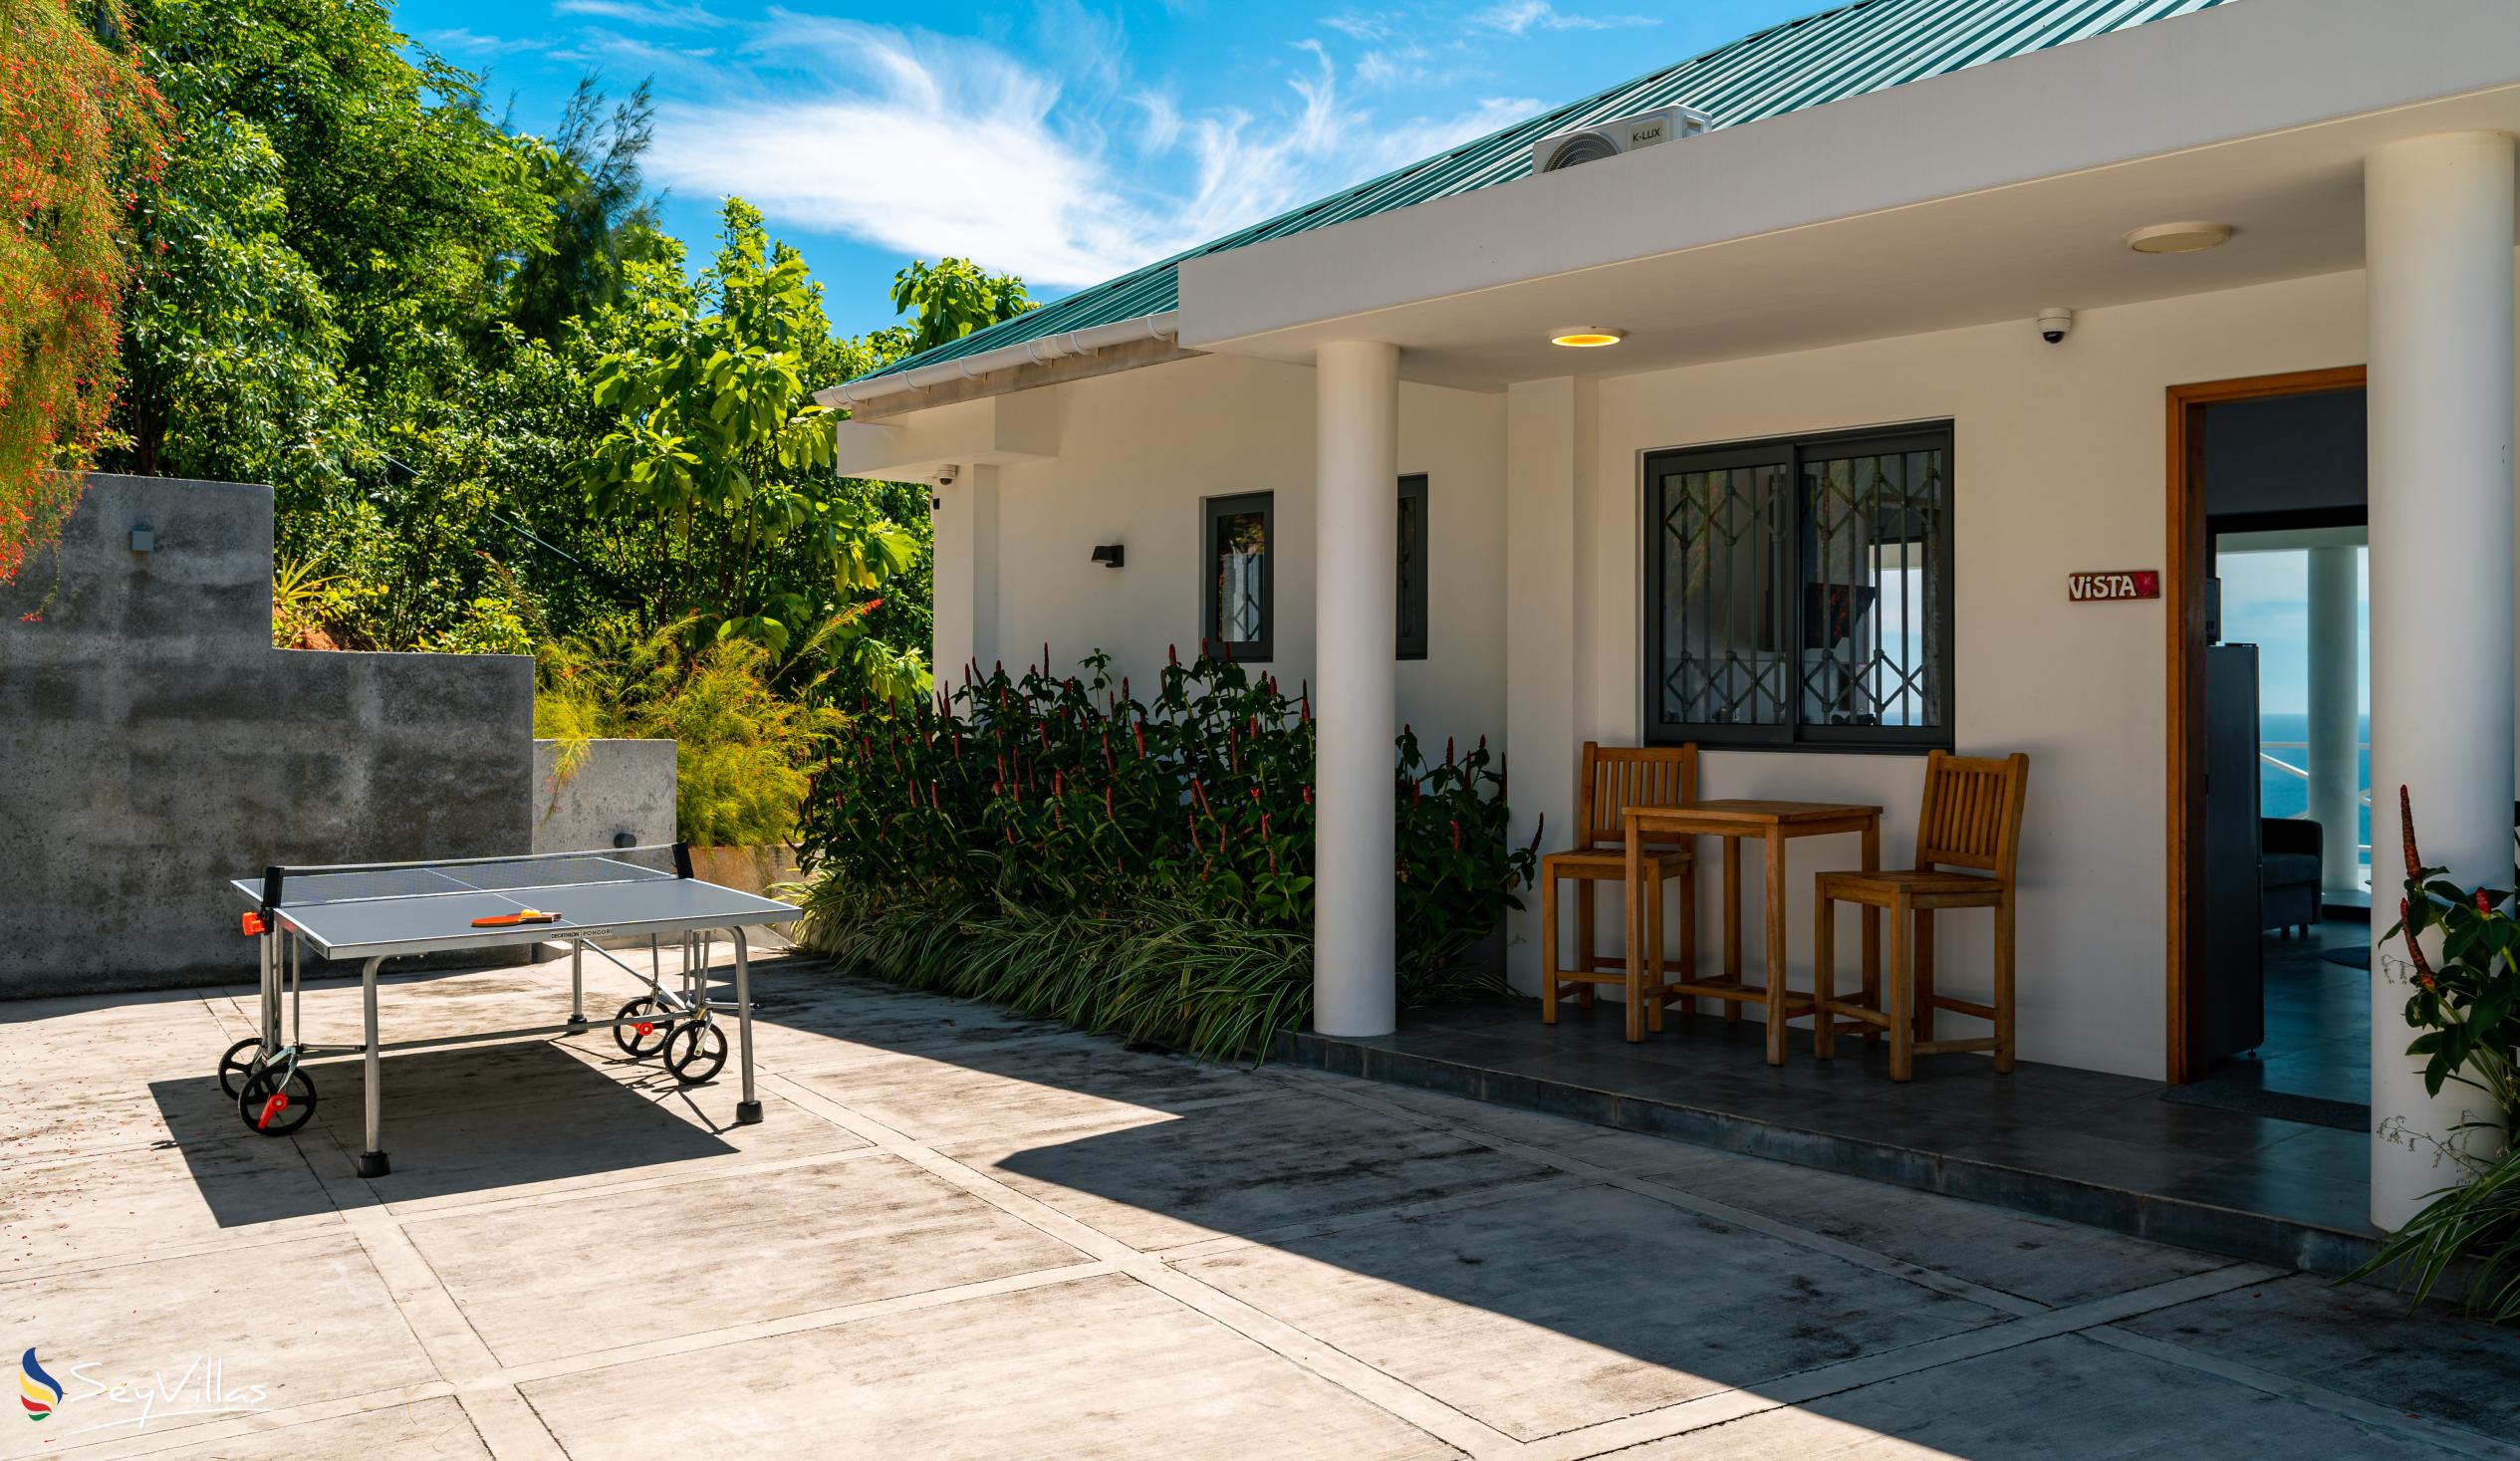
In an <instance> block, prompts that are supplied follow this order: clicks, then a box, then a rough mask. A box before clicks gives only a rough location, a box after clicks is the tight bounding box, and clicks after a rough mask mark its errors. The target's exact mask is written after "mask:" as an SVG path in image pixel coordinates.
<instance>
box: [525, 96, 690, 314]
mask: <svg viewBox="0 0 2520 1461" xmlns="http://www.w3.org/2000/svg"><path fill="white" fill-rule="evenodd" d="M606 101H607V98H606V97H605V94H604V91H603V88H602V87H601V85H600V84H599V80H598V78H596V77H594V76H586V77H582V78H580V79H579V81H578V89H577V90H576V91H575V92H574V93H572V94H571V95H570V98H569V104H568V106H567V107H565V108H563V109H562V111H561V115H560V125H559V127H558V128H557V130H555V132H554V133H553V135H552V138H551V145H550V147H549V148H548V149H547V150H546V151H544V152H543V153H542V154H541V155H540V156H539V157H538V158H537V161H536V171H537V180H538V184H539V186H540V187H541V190H542V192H543V193H544V195H545V196H546V197H548V198H549V199H550V200H551V234H550V239H549V244H548V247H546V248H543V249H539V250H529V251H526V252H524V253H522V254H520V255H518V256H517V257H515V258H513V259H512V260H510V261H508V269H509V271H510V272H509V275H508V277H507V279H506V280H505V290H504V296H505V297H504V299H503V300H502V302H501V303H502V313H504V315H505V316H506V318H507V319H508V320H509V321H510V322H511V323H513V324H514V325H515V326H516V328H517V329H518V330H519V331H521V332H523V334H524V335H525V338H526V339H528V340H541V341H553V340H558V339H559V338H560V331H561V327H562V326H564V325H566V324H567V323H568V322H569V321H570V320H573V319H577V318H581V317H583V316H587V315H590V314H592V313H594V312H595V311H596V310H598V309H601V308H603V307H604V306H607V305H611V304H616V303H619V302H620V300H621V297H622V285H623V280H624V278H625V273H624V270H625V266H627V265H629V264H632V263H641V262H652V261H654V260H655V259H656V258H658V257H659V256H660V253H661V245H662V243H663V241H664V240H663V235H662V234H661V233H660V232H659V230H658V228H657V224H656V203H657V199H655V198H653V197H651V196H649V195H648V192H647V182H646V178H645V176H644V175H643V174H642V172H641V171H640V168H639V157H640V156H641V155H642V154H643V153H645V152H646V150H647V147H648V143H649V142H650V140H651V139H652V138H653V137H654V135H655V122H656V103H655V100H654V99H653V98H652V97H651V96H649V94H648V84H647V83H646V82H645V81H641V82H640V83H639V84H638V85H637V86H636V87H634V88H632V89H631V91H630V96H629V97H628V98H626V99H624V100H623V101H622V102H621V103H620V104H618V105H616V106H613V107H612V108H610V109H609V110H608V109H607V107H606V105H605V103H606Z"/></svg>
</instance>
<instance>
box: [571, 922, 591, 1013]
mask: <svg viewBox="0 0 2520 1461" xmlns="http://www.w3.org/2000/svg"><path fill="white" fill-rule="evenodd" d="M569 1023H570V1024H572V1025H575V1026H577V1027H579V1028H581V1029H583V1028H585V1026H586V1023H587V941H586V940H585V939H583V938H573V939H571V940H569Z"/></svg>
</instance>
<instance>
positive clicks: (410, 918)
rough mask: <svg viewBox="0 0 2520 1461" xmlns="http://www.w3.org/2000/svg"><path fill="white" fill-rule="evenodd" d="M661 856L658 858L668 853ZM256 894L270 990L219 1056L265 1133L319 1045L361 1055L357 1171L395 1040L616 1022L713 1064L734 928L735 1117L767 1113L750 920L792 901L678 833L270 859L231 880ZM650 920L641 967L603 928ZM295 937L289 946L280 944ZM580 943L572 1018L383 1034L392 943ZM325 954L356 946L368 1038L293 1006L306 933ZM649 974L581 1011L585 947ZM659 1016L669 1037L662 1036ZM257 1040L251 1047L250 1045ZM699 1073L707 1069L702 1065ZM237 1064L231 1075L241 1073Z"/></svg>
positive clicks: (633, 1050)
mask: <svg viewBox="0 0 2520 1461" xmlns="http://www.w3.org/2000/svg"><path fill="white" fill-rule="evenodd" d="M658 864H664V865H658ZM230 886H231V887H233V888H234V889H235V890H236V891H237V893H239V894H240V895H241V896H242V897H244V899H245V900H246V901H247V902H248V903H249V904H251V905H252V907H251V909H250V910H249V911H248V912H247V913H246V914H245V915H244V918H243V927H244V929H245V931H246V932H247V933H250V934H253V935H255V936H256V938H257V943H258V952H259V960H260V970H261V973H260V989H261V1005H260V1008H259V1015H258V1019H257V1021H256V1027H257V1031H258V1033H257V1035H255V1036H253V1037H249V1038H248V1039H246V1040H241V1041H238V1042H237V1043H236V1044H235V1045H234V1046H231V1047H230V1048H229V1051H228V1054H227V1055H226V1056H225V1057H223V1058H222V1059H221V1061H220V1069H219V1083H220V1086H221V1087H222V1089H225V1090H227V1091H228V1093H229V1094H230V1095H231V1096H235V1097H236V1098H237V1100H238V1113H239V1114H240V1115H242V1116H243V1117H244V1118H245V1121H246V1124H247V1125H249V1126H252V1127H253V1128H254V1129H256V1130H258V1131H261V1132H262V1133H263V1134H265V1135H273V1136H278V1135H286V1134H288V1133H290V1132H292V1131H295V1130H297V1129H299V1128H300V1127H301V1126H303V1125H305V1124H306V1122H307V1120H308V1119H309V1118H310V1117H312V1115H313V1113H314V1107H315V1088H314V1083H313V1081H312V1079H311V1078H310V1077H308V1075H307V1074H306V1072H305V1071H304V1070H302V1069H301V1067H300V1063H301V1062H302V1061H304V1060H308V1059H312V1058H316V1057H323V1056H342V1055H357V1056H363V1057H365V1058H366V1072H365V1075H366V1090H365V1096H366V1100H367V1112H366V1114H367V1149H366V1150H365V1151H363V1152H362V1153H361V1154H360V1157H359V1175H361V1176H363V1177H381V1176H383V1175H385V1174H386V1173H387V1172H388V1171H390V1170H391V1166H390V1164H389V1163H388V1162H387V1161H386V1159H385V1152H384V1141H383V1125H384V1103H383V1102H384V1096H383V1089H384V1088H383V1079H382V1077H383V1072H382V1069H381V1066H382V1057H383V1055H384V1053H385V1052H386V1051H407V1050H433V1049H441V1048H444V1047H449V1046H461V1045H480V1044H486V1043H489V1042H493V1041H504V1040H519V1039H524V1038H527V1037H530V1036H543V1035H573V1034H580V1033H583V1032H585V1031H587V1030H590V1029H597V1028H609V1029H611V1030H612V1032H613V1034H614V1038H615V1040H616V1041H617V1042H618V1043H619V1044H620V1045H621V1046H622V1048H623V1049H624V1050H626V1051H629V1052H630V1054H631V1055H633V1056H637V1057H644V1056H646V1055H652V1054H657V1053H663V1054H664V1055H665V1057H666V1061H667V1065H668V1067H669V1069H671V1070H672V1071H673V1073H674V1074H675V1076H676V1077H677V1078H678V1079H681V1080H683V1081H684V1082H685V1084H694V1083H695V1082H697V1081H706V1080H709V1079H712V1078H714V1077H715V1075H716V1074H717V1072H718V1070H719V1069H720V1068H722V1067H723V1066H724V1064H725V1059H726V1049H725V1043H726V1042H725V1035H724V1033H723V1032H722V1031H720V1030H719V1029H718V1028H717V1025H716V1018H715V1017H716V1014H717V1008H714V1007H712V1006H711V1004H710V1002H709V999H708V944H709V940H710V939H711V937H712V936H713V935H714V934H715V933H717V932H719V931H725V932H728V933H729V934H731V936H732V940H733V943H734V948H735V970H734V973H735V1010H734V1013H735V1025H736V1045H737V1051H738V1054H737V1062H738V1067H739V1069H740V1071H741V1074H742V1085H743V1096H742V1099H741V1100H740V1102H739V1103H738V1104H737V1105H736V1107H735V1119H736V1120H737V1121H738V1122H739V1123H743V1124H750V1123H753V1122H756V1121H759V1120H760V1119H761V1102H760V1099H759V1098H758V1096H756V1095H755V1093H754V1090H753V1058H752V988H751V981H752V969H751V958H750V950H749V948H748V946H747V944H746V941H745V937H744V928H745V925H747V924H766V923H785V922H788V921H790V920H792V919H794V918H795V917H796V916H797V910H796V909H795V908H794V907H792V906H791V905H789V904H787V903H782V902H779V901H777V900H775V899H772V898H764V897H758V896H755V895H754V894H752V893H748V892H742V891H739V890H737V889H735V888H731V887H721V886H719V885H718V884H716V883H713V882H703V881H701V880H699V879H698V878H695V877H693V876H692V875H691V854H690V851H689V849H688V848H687V847H686V846H685V845H683V844H681V843H673V844H666V845H659V846H649V847H632V848H607V849H603V850H600V851H593V852H537V853H528V854H521V855H516V856H505V857H461V858H452V859H443V860H436V861H419V862H362V863H343V864H338V865H333V866H323V867H269V868H266V869H264V871H263V875H262V876H261V877H260V878H238V879H236V880H235V881H234V882H232V883H231V884H230ZM639 935H644V936H646V937H647V939H648V940H649V943H648V947H649V952H650V961H649V968H648V970H647V972H646V973H645V974H644V975H639V971H638V970H636V969H632V968H630V965H628V964H625V963H622V961H621V960H620V959H619V958H617V957H615V956H614V955H613V954H612V953H610V952H609V951H608V950H607V949H605V948H604V947H603V945H601V944H599V943H597V942H596V940H598V939H600V938H615V937H616V936H629V937H632V938H635V937H637V936H639ZM668 936H673V937H676V938H678V940H679V943H680V949H681V953H682V976H683V977H682V985H681V992H680V993H679V994H676V993H673V992H670V991H668V990H666V989H665V988H664V987H663V985H662V984H661V983H660V982H659V975H660V974H661V968H660V964H661V960H662V952H661V940H663V939H664V938H666V937H668ZM284 940H285V945H284ZM562 942H565V943H567V944H569V945H570V959H569V1019H568V1021H567V1023H565V1024H555V1025H538V1026H532V1027H528V1028H525V1029H518V1030H495V1031H485V1032H481V1033H478V1034H468V1035H452V1036H439V1037H435V1038H431V1039H425V1040H405V1041H399V1042H395V1043H393V1044H385V1043H382V1042H381V1041H380V1040H379V1039H378V1023H377V971H378V968H379V967H380V966H381V965H382V964H383V963H384V961H385V960H387V959H390V958H398V957H402V956H405V955H413V954H433V953H448V952H457V951H462V950H468V949H491V948H501V947H512V946H515V945H518V944H528V943H562ZM302 947H303V948H306V949H312V950H313V951H314V952H315V953H316V954H318V955H320V956H321V957H324V958H327V959H358V960H361V961H363V962H362V965H361V969H360V983H361V998H362V1003H363V1007H364V1010H365V1025H366V1032H365V1033H366V1038H365V1039H364V1040H363V1041H362V1042H361V1043H360V1044H357V1045H309V1044H305V1043H303V1042H304V1037H305V1031H304V1030H303V1028H302V1026H301V1023H300V1021H299V1018H298V1006H299V980H298V971H299V960H300V952H301V948H302ZM591 948H592V949H593V950H594V951H595V953H596V954H597V955H598V956H599V957H602V958H606V959H610V960H612V962H614V963H616V964H620V965H621V967H622V968H624V969H625V970H628V971H629V972H630V973H631V974H632V975H639V977H642V978H644V979H645V980H646V983H647V990H648V992H647V994H645V995H642V996H640V997H639V998H637V999H633V1000H631V1001H630V1003H629V1004H627V1005H624V1006H623V1007H622V1009H621V1011H620V1012H619V1013H617V1014H616V1015H615V1016H614V1017H613V1018H612V1019H610V1020H596V1021H592V1022H591V1021H589V1020H588V1019H587V1017H586V972H585V959H586V955H587V952H588V950H589V949H591ZM659 1028H662V1029H663V1030H664V1032H665V1033H664V1036H663V1038H662V1039H659V1038H657V1034H656V1032H657V1030H658V1029H659ZM249 1047H250V1048H251V1054H250V1058H249V1057H248V1055H247V1051H248V1048H249ZM693 1072H699V1073H700V1074H698V1075H696V1076H694V1075H693V1074H692V1073H693ZM231 1078H235V1079H231Z"/></svg>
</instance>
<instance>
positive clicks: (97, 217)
mask: <svg viewBox="0 0 2520 1461" xmlns="http://www.w3.org/2000/svg"><path fill="white" fill-rule="evenodd" d="M164 120H165V107H164V104H163V103H162V102H161V101H160V99H159V98H158V95H157V91H156V89H155V88H154V87H153V86H151V85H150V84H149V82H148V79H147V78H146V77H144V76H142V75H140V72H139V68H138V65H137V64H136V62H135V61H134V59H133V58H132V57H131V55H130V54H128V48H127V46H126V45H125V25H124V16H123V8H122V6H121V5H120V4H118V3H115V0H94V3H83V4H78V5H73V4H70V3H68V0H15V3H11V4H7V5H0V342H5V344H0V584H6V583H8V582H9V581H10V580H12V579H13V578H15V577H16V575H17V573H18V570H19V568H20V567H21V566H22V565H23V564H24V562H25V560H26V555H27V554H28V553H30V552H33V551H36V550H39V549H42V548H44V547H46V546H48V545H49V544H50V543H52V541H53V540H54V539H55V538H56V537H58V536H59V535H60V532H61V528H62V524H63V523H64V522H65V521H66V520H67V519H68V518H69V516H70V511H71V509H72V508H73V507H75V506H76V505H77V504H78V500H79V494H80V491H81V489H82V488H83V487H84V486H85V478H83V477H81V476H80V475H79V472H80V471H81V470H82V469H84V468H85V467H86V466H87V465H88V464H89V461H90V459H91V458H92V457H93V456H94V454H95V452H96V449H97V448H98V446H99V445H100V444H102V442H103V441H104V438H105V435H106V420H107V417H108V415H109V414H110V412H111V411H112V409H113V405H114V396H115V388H116V384H117V381H118V376H119V368H118V365H117V352H118V349H119V346H120V343H121V339H122V308H123V304H124V294H125V291H126V287H127V286H128V284H129V281H130V273H131V261H132V248H133V237H132V231H131V227H130V216H129V215H130V205H131V201H132V196H133V194H132V188H133V185H134V184H135V183H136V182H137V181H138V180H140V179H142V178H144V177H149V176H153V175H154V174H155V173H156V171H157V169H158V167H159V166H160V165H161V160H162V159H161V155H160V126H161V124H162V122H164ZM37 616H38V615H37V614H29V615H27V617H29V618H33V617H37Z"/></svg>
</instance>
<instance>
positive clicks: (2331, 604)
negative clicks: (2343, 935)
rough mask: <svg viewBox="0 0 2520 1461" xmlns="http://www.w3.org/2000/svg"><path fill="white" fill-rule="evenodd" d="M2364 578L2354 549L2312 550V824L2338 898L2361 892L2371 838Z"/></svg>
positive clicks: (2325, 875)
mask: <svg viewBox="0 0 2520 1461" xmlns="http://www.w3.org/2000/svg"><path fill="white" fill-rule="evenodd" d="M2358 579H2359V575H2357V574H2356V572H2355V550H2354V549H2353V548H2352V547H2351V546H2350V545H2343V546H2335V547H2325V548H2313V549H2311V550H2310V754H2309V770H2310V820H2311V821H2313V822H2316V823H2318V824H2319V827H2320V829H2321V832H2322V834H2323V836H2324V837H2325V841H2324V842H2323V843H2322V844H2321V851H2322V852H2324V854H2325V862H2326V865H2325V866H2324V867H2323V868H2322V869H2321V876H2320V879H2319V880H2320V881H2321V882H2322V883H2323V884H2325V885H2326V887H2327V892H2328V896H2329V898H2331V899H2334V898H2337V897H2339V896H2341V895H2344V894H2349V893H2352V892H2353V891H2354V890H2355V887H2356V874H2357V872H2358V870H2359V869H2360V867H2361V866H2362V859H2361V856H2360V854H2359V853H2357V852H2356V851H2355V844H2357V843H2359V842H2361V841H2362V833H2363V824H2362V816H2361V814H2362V786H2361V783H2362V777H2363V759H2362V741H2363V734H2362V731H2363V726H2362V706H2361V701H2360V697H2359V696H2358V694H2357V693H2356V692H2357V691H2359V690H2361V689H2362V687H2363V672H2362V665H2361V664H2360V663H2359V662H2358V658H2357V649H2358V647H2359V646H2358V644H2357V642H2356V641H2357V639H2358V637H2359V634H2360V628H2361V626H2360V624H2359V623H2358V622H2357V619H2358V615H2357V614H2356V612H2355V610H2356V609H2357V608H2358V607H2359V605H2358V601H2359V600H2360V599H2361V597H2362V594H2361V586H2360V584H2359V583H2358ZM2384 865H2385V864H2384ZM2381 926H2382V927H2384V928H2386V927H2388V926H2389V925H2388V924H2387V923H2386V922H2384V923H2382V925H2381Z"/></svg>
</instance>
